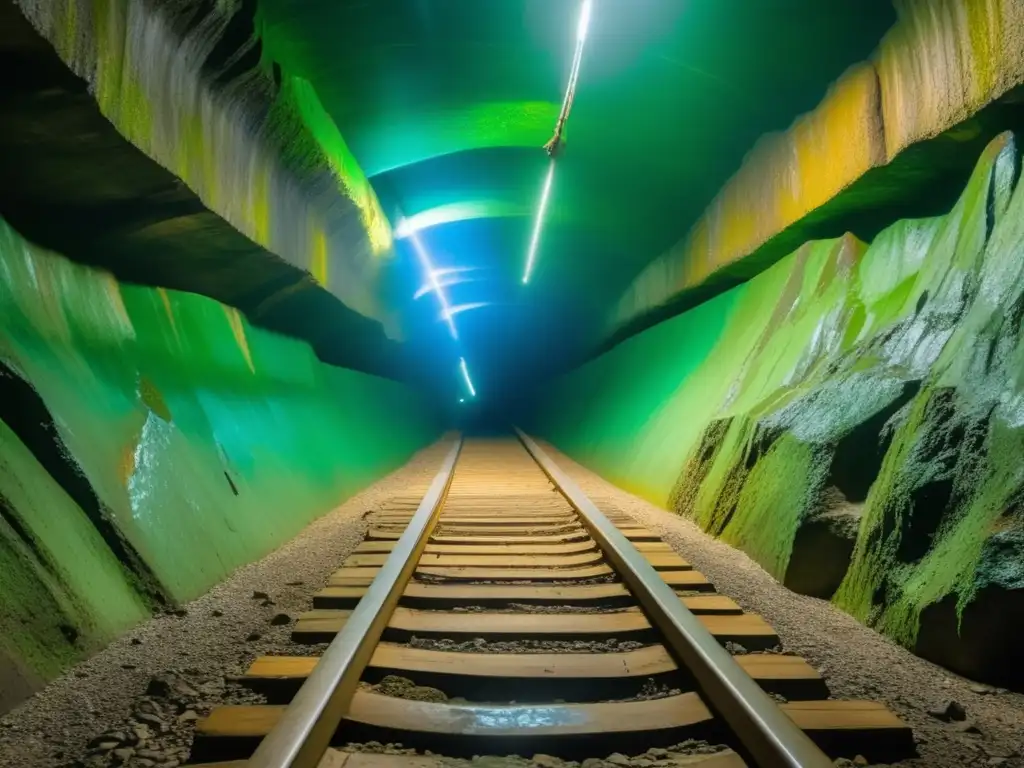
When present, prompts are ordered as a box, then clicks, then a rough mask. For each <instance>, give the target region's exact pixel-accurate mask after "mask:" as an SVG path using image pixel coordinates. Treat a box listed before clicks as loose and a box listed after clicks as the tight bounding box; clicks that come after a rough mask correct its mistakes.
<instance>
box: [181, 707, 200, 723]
mask: <svg viewBox="0 0 1024 768" xmlns="http://www.w3.org/2000/svg"><path fill="white" fill-rule="evenodd" d="M198 719H199V715H198V714H196V711H195V710H194V709H186V710H185V711H184V712H182V713H181V714H180V715H178V722H179V723H194V722H195V721H196V720H198Z"/></svg>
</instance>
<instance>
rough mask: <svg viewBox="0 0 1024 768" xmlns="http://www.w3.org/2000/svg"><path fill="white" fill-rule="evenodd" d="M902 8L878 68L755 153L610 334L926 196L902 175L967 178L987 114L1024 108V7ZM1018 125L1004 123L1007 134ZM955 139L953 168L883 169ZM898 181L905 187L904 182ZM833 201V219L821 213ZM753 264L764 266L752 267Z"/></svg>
mask: <svg viewBox="0 0 1024 768" xmlns="http://www.w3.org/2000/svg"><path fill="white" fill-rule="evenodd" d="M896 6H897V10H898V21H897V23H896V25H895V26H894V27H893V28H892V30H890V32H889V33H888V34H887V35H886V36H885V37H884V38H883V40H882V41H881V42H880V44H879V47H878V49H877V50H876V52H875V55H874V57H873V60H872V61H871V62H868V63H864V64H861V65H857V66H855V67H852V68H851V69H850V70H849V71H848V72H847V73H846V74H845V75H844V76H843V77H842V78H840V79H839V80H838V81H837V82H836V83H835V85H834V86H833V87H832V89H831V90H830V91H829V93H828V94H827V95H826V96H825V98H824V99H823V100H822V101H821V103H820V104H819V105H818V106H817V107H816V108H815V109H814V110H813V111H812V112H810V113H808V114H806V115H804V116H802V117H800V118H799V119H798V120H797V121H796V122H794V124H793V125H792V126H791V127H790V128H789V129H788V130H786V131H785V132H782V133H779V134H773V135H769V136H765V137H764V138H763V139H762V140H761V141H760V142H759V143H758V145H757V146H755V147H754V149H753V150H752V151H751V152H750V154H749V155H748V156H747V157H746V158H745V160H744V162H743V164H742V166H741V167H740V169H739V170H738V171H737V172H736V174H735V175H734V176H733V177H732V178H731V179H730V180H729V181H728V183H726V185H725V186H724V187H723V188H722V190H721V191H720V192H719V194H718V195H717V196H716V198H715V199H714V200H713V201H712V203H711V204H710V205H709V206H708V208H707V209H706V210H705V211H704V214H703V215H702V216H701V217H700V219H698V221H697V222H696V224H695V225H694V226H693V227H692V229H691V230H690V232H689V233H688V234H687V236H686V237H685V238H683V239H682V240H681V241H680V242H679V243H678V244H677V245H676V246H674V247H673V248H671V249H670V250H669V251H667V252H666V253H665V254H663V255H662V256H660V257H658V258H657V259H655V260H654V261H652V262H651V263H650V264H649V265H648V266H647V267H646V268H645V269H644V270H643V272H641V273H640V275H639V276H638V277H637V278H636V279H635V280H634V282H633V283H632V284H631V285H630V287H629V288H628V289H627V291H626V292H625V293H624V294H623V296H622V298H621V299H620V301H619V303H618V305H617V306H616V308H615V310H614V311H613V313H612V316H611V318H610V323H609V329H608V330H609V332H612V333H614V332H615V331H616V330H617V329H619V328H621V327H622V326H625V325H627V324H629V323H631V322H635V321H637V320H638V319H639V318H640V316H642V315H644V314H645V313H648V312H655V311H658V310H659V308H661V307H663V306H664V305H666V304H668V303H669V302H671V301H673V300H676V299H678V298H679V295H680V294H681V293H684V292H686V291H690V290H694V289H696V288H697V287H698V286H701V285H702V284H704V283H707V282H708V281H709V280H712V278H717V279H725V277H724V276H727V275H730V274H733V273H735V274H737V275H739V276H740V277H749V276H751V275H753V274H756V272H757V268H758V266H759V265H762V264H763V263H764V262H765V261H770V260H771V259H773V258H777V257H778V256H781V255H783V254H784V253H786V251H785V250H781V251H780V250H779V249H778V248H776V247H774V246H773V244H772V242H771V241H772V240H773V238H777V237H780V236H784V234H785V233H786V231H787V230H789V229H790V228H800V227H803V228H804V229H805V230H806V231H807V232H815V231H817V232H820V231H821V227H822V226H823V223H822V222H823V221H824V222H825V223H826V224H827V222H828V220H829V219H830V218H831V219H833V220H835V221H836V222H839V221H841V220H843V218H844V217H849V218H852V217H853V214H852V213H851V211H853V212H856V211H865V212H866V211H869V210H870V209H871V208H872V207H877V206H878V205H879V203H880V201H885V200H891V201H899V202H901V203H904V204H905V203H906V201H905V199H903V198H900V194H899V191H898V190H899V188H900V187H903V188H904V190H905V194H907V195H910V196H913V195H917V194H918V192H919V190H918V188H917V187H916V186H915V185H911V184H907V183H905V182H906V179H905V178H901V177H905V176H908V175H909V176H914V177H921V176H922V175H923V176H924V177H927V176H928V175H929V174H931V175H932V176H934V177H935V178H936V180H939V179H940V178H941V177H942V175H943V173H945V172H955V171H953V166H955V165H956V162H955V160H952V161H951V160H949V159H945V158H948V157H951V156H954V157H955V156H956V155H959V154H961V153H962V151H963V150H962V149H961V148H959V147H958V145H962V143H963V142H969V141H972V140H974V139H976V138H977V137H978V136H979V135H981V134H982V133H983V132H988V133H987V137H991V136H992V135H994V131H992V127H991V126H988V125H986V124H984V121H979V120H977V119H976V117H975V116H976V115H977V113H978V112H979V111H980V110H982V109H983V108H984V107H986V106H987V105H989V104H991V103H993V102H995V101H996V100H997V99H1000V98H1003V97H1005V98H1007V99H1009V100H1011V101H1019V99H1015V98H1014V97H1013V95H1012V94H1010V92H1011V91H1013V89H1015V88H1016V87H1017V86H1019V85H1021V84H1022V83H1024V0H1002V1H1001V2H990V3H985V2H975V0H934V1H933V0H902V1H900V2H897V3H896ZM1007 94H1010V95H1007ZM1013 124H1019V123H1016V122H1015V123H1013ZM1008 127H1011V126H1010V124H1009V123H1008V122H1007V121H1005V120H1004V121H1003V124H1002V126H1001V127H1000V128H999V129H998V130H1004V129H1006V128H1008ZM944 133H945V134H947V138H948V140H949V141H948V142H946V145H944V146H942V147H939V148H937V149H936V150H935V151H936V152H937V153H938V154H941V155H944V156H945V157H944V158H943V159H942V160H941V162H940V161H934V162H931V163H924V164H921V163H918V162H915V161H914V160H912V159H910V158H908V159H907V162H906V164H905V166H899V165H897V166H894V167H891V168H889V167H886V168H883V166H885V165H886V164H887V163H892V162H893V161H894V160H897V159H898V158H900V156H901V155H903V154H904V153H906V152H907V150H908V149H911V148H912V147H914V146H915V145H918V144H920V143H921V142H923V141H925V140H928V139H932V138H934V137H936V136H939V135H940V134H944ZM987 137H986V138H983V139H982V141H987V140H988V139H987ZM826 158H827V159H826ZM943 166H950V167H949V168H945V169H944V168H943ZM872 174H874V178H872ZM880 174H881V175H880ZM886 174H888V176H886ZM890 177H895V178H896V179H897V181H898V182H899V181H902V182H903V183H896V184H895V185H894V183H893V178H890ZM894 186H895V189H893V187H894ZM847 190H849V194H847V195H845V196H844V195H843V193H844V191H847ZM828 203H832V204H833V206H832V208H831V209H830V210H821V211H818V209H822V208H823V206H825V205H826V204H828ZM816 211H817V213H815V212H816ZM812 214H813V215H812ZM833 231H837V232H841V231H842V230H841V229H839V230H835V229H833ZM810 236H816V235H810ZM817 236H820V235H817ZM807 237H808V235H807V234H806V233H805V234H804V235H803V237H801V238H800V239H797V240H796V242H797V243H799V242H802V240H803V239H806V238H807ZM747 257H752V261H754V262H757V264H754V265H751V266H747V267H744V266H743V265H742V264H741V262H743V260H744V259H746V258H747Z"/></svg>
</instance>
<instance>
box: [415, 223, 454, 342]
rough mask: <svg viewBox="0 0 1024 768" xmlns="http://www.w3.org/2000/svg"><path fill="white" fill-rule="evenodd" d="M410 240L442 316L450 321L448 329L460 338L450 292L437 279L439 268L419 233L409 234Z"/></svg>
mask: <svg viewBox="0 0 1024 768" xmlns="http://www.w3.org/2000/svg"><path fill="white" fill-rule="evenodd" d="M409 242H411V243H412V249H413V251H415V252H416V258H417V259H419V262H420V266H421V267H422V268H423V274H425V275H426V276H427V281H428V283H429V285H430V287H431V290H432V291H433V293H434V295H435V296H437V301H438V303H439V304H440V305H441V317H442V318H443V319H444V321H445V322H446V323H448V330H449V331H451V334H452V338H453V339H458V338H459V332H458V331H457V330H456V329H455V321H454V320H453V319H452V314H451V305H450V304H449V303H448V294H446V293H445V292H444V287H443V286H442V285H441V283H440V281H438V279H437V270H436V269H434V263H433V261H431V259H430V254H429V253H427V249H426V247H425V246H424V245H423V241H422V240H420V238H419V235H417V234H416V233H415V232H413V233H412V234H410V235H409Z"/></svg>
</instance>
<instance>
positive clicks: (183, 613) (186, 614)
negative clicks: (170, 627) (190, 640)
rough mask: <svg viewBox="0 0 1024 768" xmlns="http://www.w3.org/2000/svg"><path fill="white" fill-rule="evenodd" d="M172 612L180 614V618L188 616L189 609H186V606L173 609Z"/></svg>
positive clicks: (176, 614)
mask: <svg viewBox="0 0 1024 768" xmlns="http://www.w3.org/2000/svg"><path fill="white" fill-rule="evenodd" d="M171 613H172V614H174V615H175V616H178V617H179V618H180V617H184V616H188V611H186V610H185V609H184V608H175V609H174V610H173V611H171Z"/></svg>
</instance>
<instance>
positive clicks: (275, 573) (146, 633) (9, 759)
mask: <svg viewBox="0 0 1024 768" xmlns="http://www.w3.org/2000/svg"><path fill="white" fill-rule="evenodd" d="M448 447H449V444H448V443H444V442H442V443H437V444H435V445H433V446H430V447H428V448H425V449H424V450H422V451H420V452H419V453H418V454H416V455H415V456H414V457H413V458H412V460H410V462H409V463H408V464H406V465H405V466H404V467H402V468H401V469H398V470H396V471H395V472H393V473H391V474H390V475H388V476H387V477H385V478H384V479H382V480H381V481H379V482H377V483H376V484H374V485H372V486H370V487H369V488H367V489H365V490H364V491H362V492H361V493H359V494H357V495H356V496H354V497H352V498H351V499H349V500H348V501H346V502H345V503H343V504H341V505H340V506H339V507H337V508H336V509H334V510H333V511H331V512H329V513H328V514H326V515H325V516H323V517H321V518H320V519H319V520H317V521H316V522H314V523H312V524H311V525H310V526H309V527H307V528H306V529H305V530H304V531H303V532H302V533H300V534H299V535H298V536H296V537H295V538H294V539H292V540H291V541H289V542H288V543H286V544H285V545H283V546H282V547H281V548H279V549H278V550H276V551H275V552H273V553H271V554H270V555H268V556H266V557H264V558H263V559H262V560H259V561H257V562H254V563H251V564H249V565H247V566H244V567H242V568H239V569H238V570H237V571H235V573H233V574H232V575H231V576H230V577H229V578H228V579H227V580H226V581H224V582H222V583H221V584H219V585H217V586H216V587H214V588H213V589H212V590H210V591H209V592H207V593H206V594H205V595H203V596H202V597H200V598H198V599H196V600H193V601H192V602H191V603H188V604H187V605H184V606H182V608H181V609H179V610H178V611H177V612H176V614H181V615H176V614H175V613H172V614H168V615H165V616H158V617H156V618H154V619H151V620H150V621H148V622H146V623H144V624H141V625H139V626H138V627H135V628H134V629H132V630H131V631H129V632H128V633H126V634H125V635H124V636H122V637H120V638H119V639H117V640H115V641H114V642H113V643H111V644H110V645H108V646H107V647H106V648H105V649H103V650H102V651H100V652H99V653H97V654H96V655H94V656H93V657H91V658H89V659H87V660H86V661H84V662H82V663H80V664H78V665H77V666H75V667H73V668H72V669H69V670H68V671H67V672H66V673H65V674H64V675H63V676H61V677H59V678H57V679H56V680H54V681H53V682H51V683H50V684H49V685H48V686H47V687H46V688H45V689H43V690H42V691H40V692H39V693H38V694H36V695H35V696H33V697H32V698H31V699H29V700H28V701H26V702H25V703H24V704H22V705H21V706H19V707H17V708H16V709H14V710H13V711H11V712H9V713H7V714H6V715H5V716H3V717H2V718H0V766H19V767H20V768H57V767H58V766H75V765H81V766H89V767H90V768H91V767H92V766H107V765H123V766H124V767H125V768H151V767H152V766H159V767H160V768H174V766H176V765H178V764H179V763H182V762H184V758H185V756H186V754H187V750H188V747H189V745H190V744H191V733H192V730H193V727H194V721H195V720H196V719H197V718H198V717H200V716H203V715H205V714H207V712H209V710H210V708H212V707H213V706H216V705H218V704H221V703H235V704H237V703H246V702H256V701H259V700H260V699H259V697H258V696H256V695H255V694H253V693H251V692H249V691H247V690H245V689H242V688H241V687H240V686H239V685H238V684H237V683H234V682H233V681H232V678H233V677H234V676H237V675H240V674H241V673H243V672H244V671H245V669H246V668H247V667H248V665H249V664H250V663H251V662H252V660H253V659H254V658H255V657H256V656H259V655H263V654H268V653H289V654H292V655H294V654H295V653H296V646H294V645H293V644H292V643H291V642H290V633H291V630H292V624H293V622H294V618H295V617H297V616H298V615H299V614H300V613H302V612H303V611H306V610H309V609H310V608H311V602H312V596H313V594H314V593H315V592H316V591H317V590H319V589H320V588H321V587H323V586H324V585H325V584H326V583H327V579H328V577H329V576H330V575H331V573H333V572H334V571H335V570H336V569H337V568H338V567H339V566H340V565H341V563H342V561H343V560H344V559H345V558H346V557H347V556H348V554H349V553H350V552H351V551H352V550H353V549H355V547H356V546H358V544H359V543H360V542H361V541H362V539H363V535H364V533H365V531H366V525H367V521H366V519H365V518H366V516H367V513H368V512H374V511H377V510H378V509H379V508H380V506H381V505H382V504H383V503H384V502H386V501H387V500H388V499H390V498H392V497H395V496H399V495H403V494H408V492H409V490H410V489H411V488H415V487H417V485H418V484H420V485H422V486H423V487H424V488H425V487H426V483H428V482H429V480H430V478H431V477H433V475H434V474H435V473H436V472H437V470H438V467H439V466H440V463H441V461H442V459H443V457H444V454H445V453H446V451H447V450H448ZM318 650H319V649H318ZM161 680H162V681H163V682H154V681H161ZM136 729H138V731H137V732H136ZM122 737H123V738H122Z"/></svg>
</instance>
